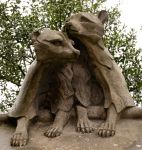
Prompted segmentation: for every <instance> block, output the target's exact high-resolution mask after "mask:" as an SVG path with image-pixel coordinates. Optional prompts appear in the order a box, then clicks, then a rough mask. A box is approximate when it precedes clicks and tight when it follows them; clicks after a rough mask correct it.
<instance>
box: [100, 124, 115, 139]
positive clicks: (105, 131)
mask: <svg viewBox="0 0 142 150" xmlns="http://www.w3.org/2000/svg"><path fill="white" fill-rule="evenodd" d="M98 135H99V136H101V137H110V136H114V135H115V124H114V123H110V122H105V123H102V124H101V126H100V127H99V128H98Z"/></svg>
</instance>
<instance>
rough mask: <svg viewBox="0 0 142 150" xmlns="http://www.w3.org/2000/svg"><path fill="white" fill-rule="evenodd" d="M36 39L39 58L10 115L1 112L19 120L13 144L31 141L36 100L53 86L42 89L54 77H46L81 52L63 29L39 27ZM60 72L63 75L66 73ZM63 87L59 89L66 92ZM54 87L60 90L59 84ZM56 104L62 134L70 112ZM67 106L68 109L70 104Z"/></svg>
mask: <svg viewBox="0 0 142 150" xmlns="http://www.w3.org/2000/svg"><path fill="white" fill-rule="evenodd" d="M32 41H33V44H34V50H35V53H36V59H35V60H34V62H33V63H32V64H31V66H30V67H29V70H28V72H27V74H26V76H25V79H24V82H23V84H22V87H21V89H20V92H19V94H18V96H17V99H16V101H15V103H14V105H13V107H12V109H11V110H10V111H9V112H8V114H4V115H1V120H4V118H5V119H7V118H8V117H12V118H16V119H17V127H16V131H15V133H14V134H13V136H12V138H11V146H24V145H26V144H27V142H28V139H29V134H28V128H29V125H30V122H31V119H33V118H34V117H35V116H36V115H37V109H36V108H37V107H36V102H37V101H38V100H37V99H38V98H39V97H40V94H41V93H40V91H41V92H44V89H45V88H49V89H50V87H49V86H45V87H43V88H44V89H43V88H42V86H41V85H42V84H43V82H44V83H45V84H46V85H47V84H48V83H49V82H50V79H51V78H50V79H49V80H45V79H46V78H47V79H48V76H51V77H53V76H54V73H55V72H57V71H58V70H60V68H61V66H63V65H64V64H65V63H66V62H72V61H74V60H75V59H77V57H78V56H79V51H78V50H77V49H75V48H74V47H73V46H72V43H71V40H70V39H68V37H67V36H66V35H65V34H63V33H62V32H59V31H53V30H49V29H47V28H44V29H40V30H37V31H35V32H33V34H32ZM53 70H54V71H53ZM48 73H49V74H48ZM58 74H59V75H60V74H62V73H58ZM45 75H47V76H45ZM62 76H64V74H63V75H62ZM62 79H63V77H62ZM46 81H47V83H46ZM41 82H42V84H41ZM61 82H62V81H61ZM62 84H63V85H62ZM61 86H62V87H63V88H64V86H66V84H65V85H64V81H63V83H61ZM62 87H61V88H60V87H57V88H59V90H60V91H61V92H62V93H64V92H63V91H62ZM53 88H55V89H56V86H55V87H53ZM60 91H57V92H60ZM45 92H47V91H45ZM49 92H50V90H49ZM71 94H72V93H71ZM54 95H57V98H58V93H56V90H54ZM47 96H48V95H47ZM61 98H62V97H61ZM49 104H51V105H52V104H53V103H52V102H49V103H48V105H49ZM64 105H65V104H64ZM56 107H58V108H57V109H58V110H57V111H56V116H55V120H54V125H56V126H57V127H58V128H57V129H58V134H60V132H61V131H62V128H63V126H64V125H65V124H66V121H67V120H68V118H69V113H68V112H67V111H64V110H63V109H62V107H61V106H60V105H59V106H56ZM64 107H65V108H66V106H64ZM64 120H65V121H64ZM62 123H64V124H62Z"/></svg>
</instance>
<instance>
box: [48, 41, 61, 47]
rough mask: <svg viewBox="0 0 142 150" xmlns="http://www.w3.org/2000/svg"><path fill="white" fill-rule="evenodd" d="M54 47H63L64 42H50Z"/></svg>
mask: <svg viewBox="0 0 142 150" xmlns="http://www.w3.org/2000/svg"><path fill="white" fill-rule="evenodd" d="M50 42H51V43H52V44H53V45H55V46H61V45H63V42H62V41H59V40H56V41H50Z"/></svg>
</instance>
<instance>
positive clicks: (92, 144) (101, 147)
mask: <svg viewBox="0 0 142 150" xmlns="http://www.w3.org/2000/svg"><path fill="white" fill-rule="evenodd" d="M92 122H93V124H94V126H95V127H96V128H97V126H98V125H99V124H100V123H101V122H102V121H96V120H95V121H94V120H92ZM47 125H49V123H48V124H45V123H41V122H37V123H36V124H34V125H33V126H31V127H30V139H29V143H28V145H26V146H25V147H20V148H19V147H11V146H10V138H11V136H12V134H13V133H14V130H15V126H12V125H7V124H2V125H1V126H0V149H1V150H124V149H126V150H140V149H142V133H141V131H142V120H139V119H125V120H124V119H121V120H120V121H119V122H118V124H117V132H116V135H115V136H114V137H109V138H101V137H98V136H97V134H96V132H95V131H94V132H93V133H90V134H81V133H77V132H76V131H75V125H76V121H75V119H74V118H72V119H71V120H70V122H69V123H68V124H67V125H66V127H65V128H64V131H63V134H62V135H61V136H59V137H56V138H47V137H45V136H44V135H43V133H44V130H45V129H46V127H47Z"/></svg>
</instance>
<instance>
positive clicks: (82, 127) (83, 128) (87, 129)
mask: <svg viewBox="0 0 142 150" xmlns="http://www.w3.org/2000/svg"><path fill="white" fill-rule="evenodd" d="M93 131H94V128H93V127H92V125H91V122H90V121H89V120H88V119H86V120H78V122H77V132H81V133H91V132H93Z"/></svg>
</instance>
